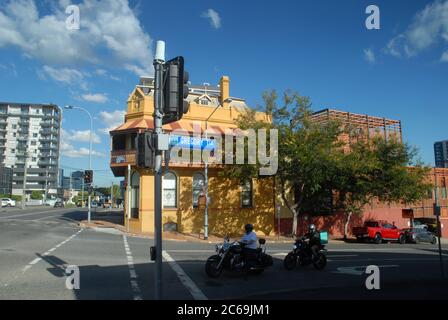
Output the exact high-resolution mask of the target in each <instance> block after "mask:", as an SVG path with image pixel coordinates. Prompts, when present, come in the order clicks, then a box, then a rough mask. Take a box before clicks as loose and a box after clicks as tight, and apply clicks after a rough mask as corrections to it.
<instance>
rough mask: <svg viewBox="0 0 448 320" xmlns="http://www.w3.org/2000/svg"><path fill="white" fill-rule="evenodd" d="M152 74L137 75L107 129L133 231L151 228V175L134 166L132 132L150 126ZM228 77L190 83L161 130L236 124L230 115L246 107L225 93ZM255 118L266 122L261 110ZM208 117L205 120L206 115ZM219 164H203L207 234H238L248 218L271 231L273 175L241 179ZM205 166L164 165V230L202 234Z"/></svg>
mask: <svg viewBox="0 0 448 320" xmlns="http://www.w3.org/2000/svg"><path fill="white" fill-rule="evenodd" d="M153 88H154V79H153V78H149V77H142V78H141V79H140V84H139V85H137V86H136V88H135V89H134V91H133V92H132V93H131V94H130V96H129V99H128V106H127V113H126V115H125V119H124V123H123V124H122V125H120V126H119V127H118V128H116V129H114V130H112V131H111V132H110V135H111V162H110V167H111V169H112V171H113V173H114V175H115V176H116V177H123V178H124V179H125V181H126V182H127V183H125V185H126V192H125V206H124V208H125V210H124V215H125V217H124V218H125V219H124V221H125V227H126V228H127V229H128V230H129V232H132V233H139V234H152V233H153V232H154V175H153V172H152V170H144V169H139V168H137V167H136V150H135V137H136V135H137V134H138V133H141V132H144V131H146V130H152V129H153V112H154V96H153V92H154V91H153ZM229 91H230V80H229V78H228V77H225V76H224V77H222V78H221V79H220V84H219V85H218V86H217V87H212V86H209V85H204V86H190V94H189V96H188V98H187V100H188V101H189V103H190V109H189V111H188V113H187V114H185V115H184V116H183V118H182V119H181V120H180V121H178V122H175V123H171V124H168V125H165V126H164V127H163V129H164V131H165V132H166V133H170V132H173V131H176V130H178V129H181V130H183V131H184V132H185V133H186V135H192V134H193V133H194V132H197V130H198V127H199V130H200V131H201V132H204V130H205V128H206V127H207V128H213V129H214V130H216V131H218V132H223V133H224V132H225V130H226V129H236V125H235V120H236V119H237V118H238V116H239V115H240V114H241V112H244V110H246V109H247V108H248V106H247V105H246V103H245V101H244V100H243V99H239V98H234V97H230V95H229ZM256 116H257V118H258V117H259V118H260V119H264V120H265V121H269V119H267V118H266V115H265V114H264V113H257V115H256ZM207 119H208V120H207ZM223 166H224V165H210V166H209V168H208V181H209V187H208V195H209V208H208V216H209V234H211V235H217V236H223V235H230V236H234V235H238V234H241V233H242V230H243V226H244V224H246V223H253V224H254V226H255V230H256V231H257V232H258V233H259V234H260V235H270V234H273V233H274V232H275V230H274V221H275V216H274V215H275V209H274V208H275V185H274V179H273V178H272V177H270V178H263V179H252V180H251V181H245V182H243V183H241V182H240V181H238V180H234V179H229V178H224V177H222V176H220V175H219V172H220V171H221V170H222V169H223ZM204 168H205V165H204V163H203V162H202V161H200V162H197V161H196V162H188V163H181V162H172V161H170V164H169V168H168V170H166V168H165V167H164V176H163V182H162V189H163V190H162V202H163V213H162V223H163V227H164V230H176V231H178V232H182V233H191V234H198V235H201V234H203V232H204V208H203V206H200V205H199V204H200V201H199V198H200V195H201V194H203V191H204V185H205V174H204Z"/></svg>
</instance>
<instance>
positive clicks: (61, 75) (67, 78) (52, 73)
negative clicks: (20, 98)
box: [38, 66, 88, 90]
mask: <svg viewBox="0 0 448 320" xmlns="http://www.w3.org/2000/svg"><path fill="white" fill-rule="evenodd" d="M38 75H39V77H40V78H42V79H46V78H47V77H50V78H51V79H52V80H54V81H57V82H60V83H63V84H66V85H69V86H75V85H76V86H81V88H82V89H83V90H87V87H88V85H87V82H86V81H85V77H86V74H85V73H83V72H81V71H79V70H76V69H70V68H60V69H57V68H53V67H50V66H44V67H43V68H42V70H40V71H38Z"/></svg>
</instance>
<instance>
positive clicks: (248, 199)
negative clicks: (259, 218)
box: [241, 180, 253, 208]
mask: <svg viewBox="0 0 448 320" xmlns="http://www.w3.org/2000/svg"><path fill="white" fill-rule="evenodd" d="M252 190H253V185H252V180H246V181H244V182H243V183H242V184H241V207H242V208H251V207H252Z"/></svg>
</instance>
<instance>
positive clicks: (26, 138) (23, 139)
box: [17, 136, 29, 141]
mask: <svg viewBox="0 0 448 320" xmlns="http://www.w3.org/2000/svg"><path fill="white" fill-rule="evenodd" d="M28 139H29V137H28V136H18V137H17V140H19V141H28Z"/></svg>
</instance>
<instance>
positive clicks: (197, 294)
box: [162, 251, 208, 300]
mask: <svg viewBox="0 0 448 320" xmlns="http://www.w3.org/2000/svg"><path fill="white" fill-rule="evenodd" d="M162 256H163V258H164V259H165V260H166V261H168V264H169V265H170V267H171V269H173V271H174V272H175V273H176V274H177V277H178V278H179V280H180V282H182V284H183V285H184V286H185V287H186V288H187V289H188V291H190V293H191V295H192V296H193V298H194V299H195V300H208V299H207V297H206V296H205V294H204V293H203V292H202V291H201V289H199V288H198V286H197V285H196V284H195V283H194V282H193V280H191V278H190V277H189V276H188V275H187V274H186V273H185V272H184V270H182V268H181V267H180V266H179V265H178V264H177V262H176V261H175V260H174V259H173V258H171V256H170V255H169V254H168V252H166V251H162Z"/></svg>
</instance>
